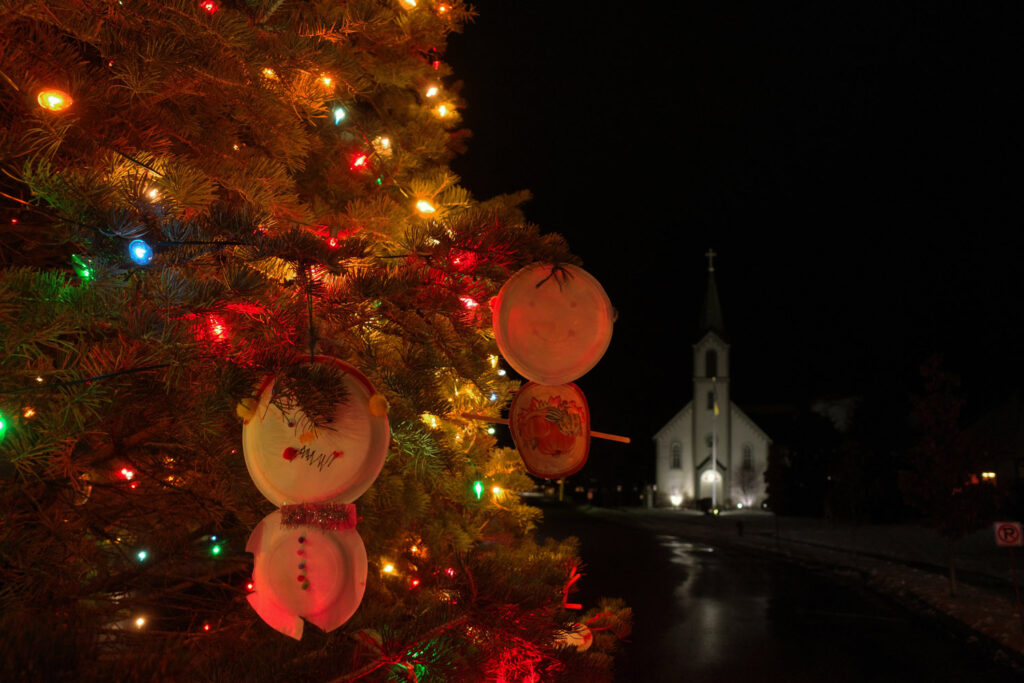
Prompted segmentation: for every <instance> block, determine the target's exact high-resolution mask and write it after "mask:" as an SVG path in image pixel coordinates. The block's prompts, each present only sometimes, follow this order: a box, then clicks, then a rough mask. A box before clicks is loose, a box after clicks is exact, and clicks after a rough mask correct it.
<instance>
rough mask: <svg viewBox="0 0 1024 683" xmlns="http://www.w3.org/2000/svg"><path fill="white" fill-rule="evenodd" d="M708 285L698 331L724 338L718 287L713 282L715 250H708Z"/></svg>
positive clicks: (723, 323)
mask: <svg viewBox="0 0 1024 683" xmlns="http://www.w3.org/2000/svg"><path fill="white" fill-rule="evenodd" d="M706 256H708V286H707V292H706V294H705V296H704V304H703V305H702V306H701V309H700V333H701V334H702V335H703V334H705V333H707V332H715V333H717V334H718V336H720V337H722V338H723V339H725V319H724V318H723V317H722V303H721V302H720V301H719V300H718V287H717V285H716V284H715V262H714V257H715V252H714V250H712V249H709V250H708V253H707V254H706Z"/></svg>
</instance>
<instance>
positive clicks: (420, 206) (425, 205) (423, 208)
mask: <svg viewBox="0 0 1024 683" xmlns="http://www.w3.org/2000/svg"><path fill="white" fill-rule="evenodd" d="M416 210H417V211H419V212H420V213H434V212H435V211H436V210H437V209H435V208H434V205H433V204H431V203H430V202H428V201H427V200H426V199H421V200H419V201H418V202H416Z"/></svg>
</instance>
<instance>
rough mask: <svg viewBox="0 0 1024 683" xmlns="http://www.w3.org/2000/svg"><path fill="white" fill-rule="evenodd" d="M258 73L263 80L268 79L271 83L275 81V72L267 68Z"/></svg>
mask: <svg viewBox="0 0 1024 683" xmlns="http://www.w3.org/2000/svg"><path fill="white" fill-rule="evenodd" d="M260 73H262V74H263V76H264V77H265V78H268V79H269V80H271V81H276V80H277V72H276V71H274V70H273V69H271V68H270V67H269V66H268V67H266V68H264V69H263V71H261V72H260Z"/></svg>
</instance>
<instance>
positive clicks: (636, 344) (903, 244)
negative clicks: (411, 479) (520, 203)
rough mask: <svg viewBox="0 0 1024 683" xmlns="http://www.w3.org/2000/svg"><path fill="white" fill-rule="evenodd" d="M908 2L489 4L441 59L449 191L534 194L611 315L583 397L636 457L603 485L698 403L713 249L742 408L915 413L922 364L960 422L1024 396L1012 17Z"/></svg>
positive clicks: (973, 7)
mask: <svg viewBox="0 0 1024 683" xmlns="http://www.w3.org/2000/svg"><path fill="white" fill-rule="evenodd" d="M897 4H898V3H892V2H883V3H867V2H857V3H842V4H838V3H786V2H779V3H763V2H752V3H742V4H740V3H720V2H687V3H663V4H654V5H650V4H647V5H636V4H633V3H623V2H616V3H606V2H591V3H561V2H543V1H540V0H516V1H515V2H488V3H481V4H479V5H477V9H478V11H479V14H480V16H479V17H478V19H477V20H476V21H475V22H474V23H473V24H470V25H469V26H468V27H467V28H466V31H465V33H464V34H463V35H461V36H456V37H454V38H453V39H452V41H451V43H450V47H449V51H448V54H447V60H448V61H449V63H451V64H452V65H453V67H454V69H455V72H456V76H457V78H459V79H460V80H462V81H464V86H463V89H462V95H463V97H464V98H465V99H466V101H467V106H466V107H465V108H464V109H463V110H462V113H463V117H464V121H465V124H466V126H467V127H468V128H470V129H471V130H472V131H473V134H474V137H473V139H472V140H471V141H470V151H469V153H468V154H467V155H465V156H464V157H463V158H461V159H460V160H458V161H457V162H456V163H455V165H454V168H455V170H456V172H457V173H459V174H460V175H461V176H462V177H463V182H464V184H465V185H466V186H467V187H468V188H469V189H470V190H471V191H473V193H474V195H475V196H477V197H478V198H481V199H482V198H487V197H490V196H493V195H495V194H499V193H503V192H513V191H516V190H520V189H529V190H531V191H532V192H533V194H534V200H533V201H531V202H530V203H529V204H528V205H527V206H526V207H525V210H526V214H527V217H528V218H529V219H530V220H531V221H533V222H535V223H537V224H539V225H540V226H541V228H542V229H543V230H544V231H545V232H559V233H562V234H563V235H565V236H566V238H567V239H568V240H569V243H570V245H571V247H572V249H573V251H574V252H575V253H576V254H578V255H579V256H580V257H581V258H582V259H583V262H584V267H585V268H586V269H587V270H588V271H589V272H590V273H591V274H593V275H594V276H595V277H597V278H598V280H600V281H601V283H602V284H603V285H604V287H605V289H606V291H607V292H608V295H609V297H610V298H611V300H612V303H613V304H614V305H615V307H616V308H617V309H618V311H619V320H618V322H617V324H616V327H615V334H614V337H613V339H612V344H611V347H610V349H609V351H608V353H607V354H606V355H605V357H604V359H603V360H602V361H601V363H600V364H599V365H598V366H597V367H596V368H595V369H594V370H592V371H591V372H590V373H588V374H587V375H585V376H584V377H583V378H582V379H580V380H579V381H578V382H577V383H578V384H579V385H580V387H581V388H582V389H583V390H584V391H585V392H586V394H587V396H588V399H589V401H590V407H591V414H592V423H593V428H594V429H597V430H600V431H606V432H613V433H619V434H626V435H628V436H630V437H632V438H633V441H634V444H633V445H632V446H630V447H625V446H620V445H616V444H609V443H606V442H597V441H595V442H594V445H593V447H592V452H591V461H592V463H593V464H594V465H595V470H597V471H603V470H607V466H608V465H607V463H609V462H615V463H617V464H616V465H615V466H614V467H615V468H616V469H620V468H626V469H627V470H628V469H629V468H631V467H632V468H634V469H635V470H636V471H637V472H640V473H641V474H642V473H643V472H646V471H648V470H647V468H648V467H649V465H650V463H651V461H652V458H653V444H652V442H651V437H652V436H653V434H654V432H655V431H656V430H657V429H658V428H660V427H661V425H662V424H664V423H665V422H666V421H667V420H668V419H669V418H670V417H671V416H672V415H673V414H674V413H675V412H676V411H678V410H679V409H680V408H682V406H683V405H684V404H685V402H686V401H688V400H689V399H690V397H691V394H692V384H691V373H692V361H691V345H692V344H693V342H695V341H696V338H697V321H698V317H699V310H700V305H701V301H702V299H703V296H704V290H705V282H706V277H707V275H706V260H705V259H704V257H703V254H704V252H705V251H706V250H707V249H708V248H709V247H713V248H714V249H715V250H716V251H717V252H718V254H719V258H717V259H716V270H717V273H716V275H717V281H718V287H719V292H720V294H721V300H722V305H723V311H724V316H725V322H726V327H727V331H728V337H729V341H730V342H731V344H732V368H731V370H732V372H731V375H732V393H733V399H734V400H735V401H736V402H737V403H738V404H739V405H740V406H741V407H744V408H748V409H751V411H752V412H756V409H757V408H758V407H763V406H776V405H786V404H793V405H795V404H800V403H806V402H807V401H808V400H810V399H813V398H816V397H839V396H847V395H854V394H858V393H860V392H864V391H867V390H870V389H871V388H874V390H877V389H878V387H879V386H882V387H886V386H889V385H890V384H891V386H892V387H893V390H894V391H902V392H906V391H908V390H912V389H913V388H914V382H915V378H916V376H917V370H918V367H919V366H920V364H921V362H922V361H923V360H924V359H925V357H927V356H928V355H929V354H930V353H932V352H941V353H943V354H944V357H945V364H946V366H947V368H948V369H950V370H952V371H955V372H958V373H960V374H961V376H962V378H963V385H964V391H965V393H966V396H967V399H968V410H967V412H968V413H970V412H971V411H972V410H973V412H974V413H980V412H982V411H983V410H985V409H987V408H989V407H992V406H993V405H994V404H995V403H997V402H998V401H999V400H1002V399H1004V398H1005V397H1007V396H1008V395H1009V394H1010V393H1012V392H1013V391H1014V390H1017V389H1020V388H1022V385H1024V324H1022V318H1024V310H1022V298H1024V297H1022V295H1024V286H1022V284H1021V283H1022V275H1021V272H1020V271H1021V268H1020V266H1019V265H1018V264H1019V263H1020V261H1021V258H1022V256H1024V236H1022V235H1021V225H1022V221H1021V220H1020V214H1021V189H1022V183H1021V181H1022V179H1024V174H1022V173H1021V170H1020V169H1021V165H1022V163H1024V162H1022V158H1024V157H1022V154H1021V152H1022V139H1021V138H1022V132H1021V125H1022V121H1024V111H1022V107H1021V104H1020V101H1019V100H1020V90H1021V76H1020V67H1019V65H1020V64H1021V63H1022V55H1021V54H1020V53H1021V42H1020V30H1021V26H1024V9H1022V8H1021V6H1020V5H1019V4H1013V3H964V4H963V5H962V6H960V3H957V4H956V5H957V6H955V7H954V5H953V4H952V3H920V6H915V7H911V6H907V7H898V6H897ZM933 5H941V6H933ZM650 471H653V470H650ZM621 472H622V470H621V469H620V473H621Z"/></svg>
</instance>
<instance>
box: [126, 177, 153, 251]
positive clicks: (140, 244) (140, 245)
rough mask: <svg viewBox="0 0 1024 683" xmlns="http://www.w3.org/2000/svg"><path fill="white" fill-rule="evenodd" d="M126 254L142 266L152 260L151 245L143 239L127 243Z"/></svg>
mask: <svg viewBox="0 0 1024 683" xmlns="http://www.w3.org/2000/svg"><path fill="white" fill-rule="evenodd" d="M154 191H155V190H154ZM128 254H129V255H130V256H131V257H132V261H135V262H136V263H137V264H139V265H140V266H144V265H146V264H147V263H149V262H150V261H152V260H153V247H151V246H149V245H148V244H147V243H146V241H145V240H132V241H131V243H129V244H128Z"/></svg>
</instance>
